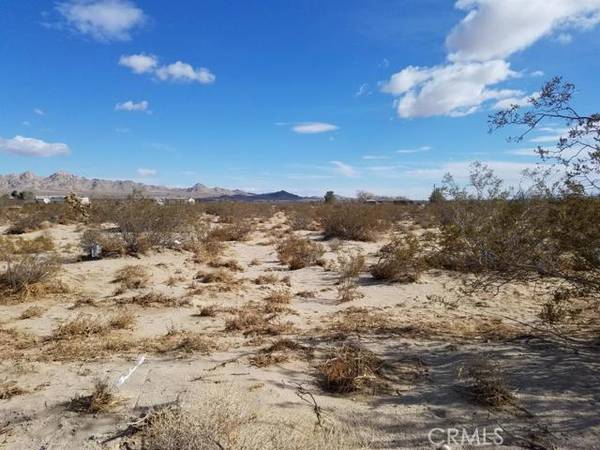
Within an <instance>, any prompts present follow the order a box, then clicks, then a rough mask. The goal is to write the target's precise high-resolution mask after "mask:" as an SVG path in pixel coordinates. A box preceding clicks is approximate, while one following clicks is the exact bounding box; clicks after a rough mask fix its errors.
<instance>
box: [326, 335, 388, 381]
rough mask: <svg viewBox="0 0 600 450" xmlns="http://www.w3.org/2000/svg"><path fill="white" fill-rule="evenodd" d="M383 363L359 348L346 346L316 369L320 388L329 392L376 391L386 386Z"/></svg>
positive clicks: (369, 352) (332, 353) (372, 354)
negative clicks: (383, 377) (383, 376)
mask: <svg viewBox="0 0 600 450" xmlns="http://www.w3.org/2000/svg"><path fill="white" fill-rule="evenodd" d="M383 364H384V362H383V360H382V359H380V358H378V357H377V356H376V355H375V354H374V353H373V352H371V351H369V350H366V349H364V348H361V347H359V346H357V345H352V344H343V345H341V346H338V347H336V348H334V349H332V350H331V351H330V353H329V355H328V357H327V359H326V360H325V362H323V363H322V364H320V365H319V366H318V367H317V370H318V373H319V378H320V382H321V386H322V387H323V389H325V390H326V391H329V392H338V393H346V392H354V391H370V392H372V393H373V392H375V391H377V390H378V389H379V388H381V387H382V386H383V385H384V384H385V383H384V382H383V379H382V375H381V369H382V367H383Z"/></svg>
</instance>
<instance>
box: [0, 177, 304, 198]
mask: <svg viewBox="0 0 600 450" xmlns="http://www.w3.org/2000/svg"><path fill="white" fill-rule="evenodd" d="M134 190H137V191H141V192H143V193H144V194H145V195H147V196H149V197H162V198H190V197H192V198H196V199H219V200H232V201H233V200H242V201H301V200H304V199H305V198H304V197H300V196H298V195H295V194H291V193H289V192H286V191H278V192H273V193H268V194H251V193H248V192H244V191H241V190H237V189H224V188H220V187H207V186H205V185H203V184H200V183H197V184H195V185H193V186H191V187H189V188H172V187H167V186H157V185H152V184H144V183H138V182H135V181H130V180H102V179H98V178H85V177H80V176H77V175H73V174H70V173H67V172H56V173H54V174H52V175H50V176H48V177H41V176H38V175H35V174H33V173H32V172H23V173H20V174H8V175H0V194H7V193H10V192H12V191H32V192H33V193H34V194H35V195H67V194H69V193H70V192H75V193H76V194H78V195H85V196H88V197H117V198H118V197H126V196H128V195H129V194H131V193H132V192H133V191H134Z"/></svg>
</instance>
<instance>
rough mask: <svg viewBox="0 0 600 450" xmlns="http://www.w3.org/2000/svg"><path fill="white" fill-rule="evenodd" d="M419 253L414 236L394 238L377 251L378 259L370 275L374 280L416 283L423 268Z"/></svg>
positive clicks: (422, 259) (422, 260)
mask: <svg viewBox="0 0 600 450" xmlns="http://www.w3.org/2000/svg"><path fill="white" fill-rule="evenodd" d="M421 251H422V250H421V246H420V245H419V241H418V240H417V238H416V237H415V236H413V235H410V234H409V235H406V236H404V237H395V238H394V239H393V240H392V241H391V242H390V243H389V244H386V245H384V246H383V247H382V248H381V249H380V250H379V259H378V261H377V263H375V264H374V265H373V266H372V267H371V275H373V278H375V279H376V280H386V281H394V282H414V281H417V280H418V279H419V277H420V275H421V272H422V271H423V269H424V268H425V262H424V258H423V256H422V255H421Z"/></svg>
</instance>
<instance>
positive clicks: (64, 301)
mask: <svg viewBox="0 0 600 450" xmlns="http://www.w3.org/2000/svg"><path fill="white" fill-rule="evenodd" d="M459 203H460V202H446V203H439V202H432V203H430V204H428V205H398V204H361V203H357V202H346V203H336V204H331V205H329V204H318V203H304V204H303V203H295V204H292V203H279V204H276V203H260V204H258V203H257V204H250V203H233V202H215V203H203V204H197V205H187V204H183V203H181V204H175V205H169V206H160V205H157V204H156V202H154V201H152V200H149V199H145V198H141V197H140V198H129V199H125V200H107V201H96V202H93V203H92V204H91V205H88V206H82V205H80V204H78V203H77V202H76V201H67V203H65V204H61V205H40V204H25V205H22V206H14V205H13V206H5V207H4V208H2V217H3V219H2V220H3V225H2V232H3V236H2V237H1V238H0V239H1V240H0V249H1V250H2V254H3V260H4V263H3V266H2V273H1V275H0V282H1V283H2V289H3V294H2V303H1V306H0V310H1V317H2V324H1V328H0V333H1V334H0V335H1V336H2V338H1V340H0V345H1V348H0V351H1V352H2V374H3V375H2V382H1V385H0V398H1V400H0V410H1V414H0V417H2V423H1V424H0V426H1V429H0V430H1V431H0V433H1V434H0V438H1V441H2V445H3V446H5V447H6V448H22V449H31V448H115V449H116V448H128V449H132V448H148V449H155V448H156V449H158V448H160V449H176V448H177V449H179V448H432V447H436V442H438V443H439V445H447V444H444V443H445V442H447V441H448V435H447V433H448V432H449V431H448V430H450V433H451V434H452V433H453V431H452V430H459V431H456V435H452V436H453V438H454V439H455V440H454V441H452V440H451V441H450V442H455V444H456V445H452V446H451V447H452V448H469V445H475V444H478V445H499V444H502V445H504V446H506V447H507V448H522V447H525V448H594V447H595V446H596V442H597V439H598V437H599V432H600V425H599V423H598V420H599V419H598V414H597V412H598V406H599V402H600V397H599V393H600V391H599V389H598V387H599V386H598V359H597V351H598V344H599V341H598V318H599V316H598V305H597V302H594V301H593V295H591V294H590V293H589V291H586V290H585V289H581V290H569V289H567V288H566V287H561V286H562V285H563V283H562V282H561V281H560V280H557V279H555V278H548V277H544V276H542V275H541V274H534V275H531V276H528V277H526V278H520V277H515V279H514V280H502V281H501V282H499V283H495V282H493V281H492V280H491V279H488V278H485V279H483V278H481V277H480V276H479V272H481V270H476V269H475V268H473V269H472V270H471V271H470V272H471V273H468V272H469V271H468V270H466V269H465V268H462V269H460V270H459V266H458V263H457V262H455V269H454V270H450V269H447V268H444V266H445V265H446V266H448V265H449V264H450V261H445V262H444V261H442V259H441V258H442V256H443V246H444V245H448V243H446V244H444V243H443V239H442V240H440V238H441V236H442V235H443V234H444V233H447V232H448V231H449V230H448V229H447V226H446V225H444V224H442V225H440V223H439V222H436V221H437V220H438V219H436V217H439V215H440V214H442V215H444V214H448V213H449V212H454V213H457V214H459V213H460V214H464V212H461V211H460V209H459V208H465V207H466V208H470V206H465V205H462V206H460V207H459ZM485 204H486V205H489V203H485ZM469 205H471V203H469ZM478 207H479V208H481V207H482V206H481V205H479V206H478ZM484 208H487V206H484ZM444 211H445V212H444ZM464 217H468V214H467V215H465V216H464ZM480 217H482V218H483V217H484V216H483V215H481V216H480ZM478 220H490V219H489V218H488V219H485V218H483V219H478ZM502 232H504V233H508V234H507V235H506V236H504V237H505V238H507V239H508V238H509V237H511V236H512V232H513V230H508V229H506V230H502ZM446 237H448V236H447V235H446ZM477 238H478V239H479V238H483V237H482V236H478V237H477ZM495 238H496V237H494V239H495ZM486 239H490V240H489V241H488V243H491V238H490V236H486ZM92 246H99V247H100V248H101V252H100V254H99V255H98V257H97V258H92V257H90V249H91V247H92ZM440 246H442V247H440ZM465 250H466V249H463V251H465ZM436 255H437V256H436ZM436 259H437V260H438V262H436ZM480 269H482V268H480ZM482 270H483V269H482ZM507 270H508V269H507ZM477 280H479V282H480V283H484V284H486V285H487V288H490V287H493V288H492V289H482V288H481V287H478V283H477V282H476V281H477ZM557 286H558V287H557ZM556 289H558V290H556ZM559 293H561V295H563V296H564V298H565V299H567V298H568V299H569V301H568V302H563V301H559V300H556V299H557V298H558V295H559ZM549 299H550V300H549ZM463 429H464V430H468V433H469V435H468V439H469V440H465V438H464V436H463V431H462V430H463ZM432 430H433V431H432ZM484 431H485V433H484ZM498 436H499V437H498ZM494 439H500V440H499V441H495V440H494Z"/></svg>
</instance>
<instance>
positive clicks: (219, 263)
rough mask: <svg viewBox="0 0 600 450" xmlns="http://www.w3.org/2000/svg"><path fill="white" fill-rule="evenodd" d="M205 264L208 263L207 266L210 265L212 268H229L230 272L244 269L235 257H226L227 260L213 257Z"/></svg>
mask: <svg viewBox="0 0 600 450" xmlns="http://www.w3.org/2000/svg"><path fill="white" fill-rule="evenodd" d="M207 265H208V267H212V268H213V269H220V268H224V269H229V270H231V271H232V272H243V271H244V268H243V267H242V265H241V264H240V263H239V262H238V261H237V260H235V259H227V260H222V259H213V260H211V261H209V262H208V264H207Z"/></svg>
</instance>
